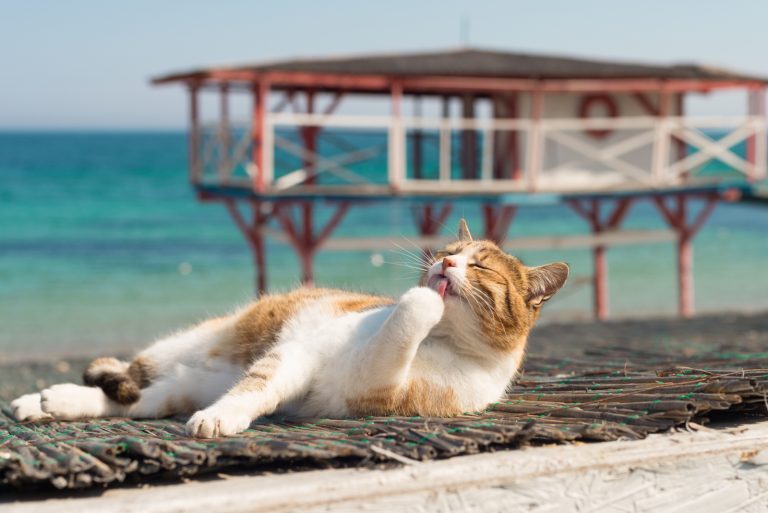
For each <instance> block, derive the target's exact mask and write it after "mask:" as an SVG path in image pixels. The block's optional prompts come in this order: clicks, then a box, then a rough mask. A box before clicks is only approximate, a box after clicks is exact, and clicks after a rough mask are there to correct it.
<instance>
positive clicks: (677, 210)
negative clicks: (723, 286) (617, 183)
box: [653, 194, 719, 317]
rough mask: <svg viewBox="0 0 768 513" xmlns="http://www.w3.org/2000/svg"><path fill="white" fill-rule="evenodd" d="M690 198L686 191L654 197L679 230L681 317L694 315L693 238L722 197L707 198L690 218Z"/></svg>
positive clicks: (679, 296) (660, 209)
mask: <svg viewBox="0 0 768 513" xmlns="http://www.w3.org/2000/svg"><path fill="white" fill-rule="evenodd" d="M689 199H690V198H689V197H688V196H687V195H685V194H678V195H676V196H674V197H673V198H670V199H669V200H668V199H667V198H666V197H662V196H654V197H653V203H654V204H655V205H656V207H657V209H658V210H659V213H661V216H662V218H663V219H664V220H665V221H666V222H667V224H668V225H669V226H670V227H671V228H673V229H674V230H675V231H676V233H677V286H678V314H679V315H680V316H681V317H691V316H692V315H693V313H694V287H693V238H694V237H695V236H696V234H697V233H698V232H699V230H700V229H701V227H702V226H704V223H705V222H706V221H707V219H708V218H709V216H710V215H711V214H712V211H713V210H714V208H715V206H716V205H717V201H718V199H719V198H718V197H717V196H716V195H714V194H713V195H709V196H707V197H705V200H704V201H705V203H704V206H703V207H702V208H701V210H700V211H699V212H698V213H697V215H696V216H695V217H694V218H693V219H692V220H690V221H689V219H688V213H689V209H688V201H689ZM670 202H674V205H673V204H670Z"/></svg>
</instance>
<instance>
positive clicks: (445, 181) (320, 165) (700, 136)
mask: <svg viewBox="0 0 768 513" xmlns="http://www.w3.org/2000/svg"><path fill="white" fill-rule="evenodd" d="M303 127H318V128H319V129H320V131H321V133H322V132H323V131H324V130H325V131H328V130H333V129H336V130H338V129H344V130H345V131H355V130H357V131H372V130H373V131H375V132H376V133H378V134H380V137H381V140H382V142H381V143H380V144H374V145H371V146H368V147H365V146H361V147H359V148H358V147H355V148H347V149H346V151H343V152H340V153H337V154H334V155H330V156H329V155H323V154H322V151H318V152H316V153H313V152H310V151H308V150H307V149H306V148H305V147H304V146H303V144H302V143H301V142H300V139H298V140H296V139H295V138H294V139H291V138H288V137H285V136H284V135H281V134H284V133H285V132H287V131H292V129H301V128H303ZM289 129H290V130H289ZM226 130H227V129H226V127H222V126H220V125H215V126H203V127H202V130H201V138H202V143H201V144H199V145H198V147H199V148H200V150H199V151H200V154H199V155H198V158H199V160H200V162H201V163H202V164H201V165H200V166H199V167H200V169H201V170H203V171H202V176H201V177H200V179H201V180H203V181H216V182H227V183H237V180H238V169H239V170H240V172H239V176H240V179H247V175H252V176H253V175H255V174H256V173H257V172H258V170H257V169H256V167H255V166H254V164H253V163H252V162H251V157H252V155H251V154H252V142H251V139H250V138H251V131H250V129H249V127H248V126H246V125H239V126H237V125H235V126H230V127H229V128H228V132H227V131H226ZM587 131H592V132H594V131H608V132H610V134H609V135H605V136H604V137H600V138H596V137H594V136H590V135H588V134H587ZM715 131H716V132H718V136H717V137H712V135H711V134H712V133H714V132H715ZM416 132H422V133H426V134H429V135H430V137H431V138H432V139H433V140H436V151H433V153H436V158H435V159H432V160H433V161H436V164H437V172H436V173H433V175H434V176H429V177H422V178H418V179H417V178H415V177H414V176H413V173H410V174H409V173H408V169H409V166H408V162H407V151H406V149H407V145H408V134H409V133H410V134H414V133H416ZM462 133H472V134H475V135H474V137H475V141H476V143H477V159H476V160H477V161H478V164H477V173H476V176H475V177H474V178H472V179H466V178H461V177H459V176H456V175H457V174H460V173H457V171H460V169H459V167H460V166H458V165H457V162H455V158H454V152H455V150H456V149H457V148H456V147H455V146H454V145H455V144H456V141H455V139H456V137H457V135H458V134H462ZM503 134H514V135H515V136H516V141H517V142H516V147H517V148H518V150H517V151H518V153H517V155H518V157H517V158H518V161H517V167H518V168H519V169H518V170H517V171H518V172H517V173H516V174H515V177H514V178H512V177H506V178H494V166H497V165H498V164H499V162H500V160H499V159H500V158H502V159H503V157H502V156H501V155H502V154H503V152H505V151H506V152H508V151H510V150H509V146H505V147H501V146H499V147H496V146H497V141H498V140H500V139H501V137H500V136H501V135H503ZM745 141H749V143H748V145H749V148H750V149H749V150H748V151H747V152H743V153H745V154H740V153H739V151H736V150H735V149H734V146H735V145H738V144H743V143H744V142H745ZM225 142H226V144H224V143H225ZM264 152H265V153H264V161H265V166H264V167H265V169H264V170H263V178H264V183H266V184H268V187H269V188H270V189H271V190H278V191H282V190H288V189H291V188H295V187H300V186H302V185H303V184H305V183H306V182H307V181H308V180H310V179H311V178H313V177H315V176H317V177H321V176H322V175H324V174H328V175H332V176H333V177H334V180H335V181H336V183H337V184H339V183H341V184H343V185H345V186H350V187H354V186H360V185H366V184H368V183H369V182H370V177H368V176H365V175H364V174H361V173H360V172H358V171H355V169H353V167H354V166H355V165H356V164H358V163H360V162H364V161H366V160H370V159H375V158H378V159H382V158H383V156H384V155H386V161H385V163H384V161H382V165H384V166H386V185H387V186H389V187H391V188H394V189H396V190H400V191H413V192H419V191H430V192H439V191H466V192H476V191H480V192H482V191H499V192H504V191H534V190H535V191H569V190H584V191H591V190H607V189H609V190H610V189H629V188H656V187H666V186H675V185H681V184H684V183H691V182H695V181H696V180H702V179H703V177H702V176H701V173H700V171H701V169H702V166H703V165H705V164H707V163H708V162H711V161H712V160H714V159H717V160H719V161H721V162H722V163H724V164H725V166H726V167H727V169H728V171H729V172H730V173H731V174H734V173H736V174H738V175H741V176H744V177H748V178H750V179H762V178H765V177H766V161H767V160H768V139H767V132H766V120H765V119H764V118H762V117H744V116H741V117H711V118H703V117H701V118H696V117H669V118H663V119H659V118H655V117H624V118H614V119H586V120H585V119H575V118H573V119H565V118H563V119H542V120H540V121H534V120H530V119H461V118H444V119H441V118H434V119H432V118H410V117H400V118H398V117H393V116H343V115H316V114H290V113H286V114H270V115H268V116H267V122H266V132H265V134H264ZM277 152H280V153H281V154H283V155H288V156H290V157H291V158H293V159H294V160H295V161H297V162H305V163H307V162H308V163H310V165H309V166H308V167H309V169H304V168H303V167H302V166H299V167H296V168H294V169H288V170H285V169H283V170H281V173H280V174H279V176H278V175H277V174H276V173H275V172H274V170H275V167H276V162H275V155H276V153H277ZM747 154H748V155H747ZM473 158H474V157H473ZM507 165H508V166H509V165H510V164H509V162H507ZM508 176H509V175H508ZM708 179H711V180H713V179H717V174H716V173H715V174H714V175H713V176H710V177H709V178H708Z"/></svg>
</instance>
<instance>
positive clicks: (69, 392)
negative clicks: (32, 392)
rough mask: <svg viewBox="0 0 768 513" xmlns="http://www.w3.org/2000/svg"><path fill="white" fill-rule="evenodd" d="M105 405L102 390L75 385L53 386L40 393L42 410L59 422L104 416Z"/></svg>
mask: <svg viewBox="0 0 768 513" xmlns="http://www.w3.org/2000/svg"><path fill="white" fill-rule="evenodd" d="M103 403H104V393H103V392H102V391H101V389H99V388H94V387H84V386H82V385H75V384H74V383H63V384H61V385H53V386H52V387H51V388H47V389H45V390H43V391H42V392H40V407H41V408H42V410H43V411H44V412H45V413H47V414H49V415H51V416H52V417H53V418H55V419H59V420H74V419H82V418H89V417H98V416H100V415H101V414H103V410H104V404H103Z"/></svg>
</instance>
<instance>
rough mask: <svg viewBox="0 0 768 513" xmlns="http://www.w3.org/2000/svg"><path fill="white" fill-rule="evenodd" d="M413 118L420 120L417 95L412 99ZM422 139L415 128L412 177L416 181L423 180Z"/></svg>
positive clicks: (419, 102) (420, 133)
mask: <svg viewBox="0 0 768 513" xmlns="http://www.w3.org/2000/svg"><path fill="white" fill-rule="evenodd" d="M413 116H414V117H415V118H417V119H418V118H421V95H418V94H417V95H414V97H413ZM423 139H424V136H423V134H422V132H421V128H419V127H416V128H415V129H414V130H413V177H414V178H415V179H416V180H420V179H421V178H423V169H422V168H423V161H424V159H423V148H422V143H423Z"/></svg>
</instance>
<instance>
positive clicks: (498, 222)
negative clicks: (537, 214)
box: [483, 205, 517, 246]
mask: <svg viewBox="0 0 768 513" xmlns="http://www.w3.org/2000/svg"><path fill="white" fill-rule="evenodd" d="M516 212H517V207H516V206H515V205H501V206H499V207H496V206H495V205H483V220H484V221H485V239H487V240H492V241H493V242H495V243H496V244H498V245H499V246H501V245H502V244H504V241H505V240H506V238H507V232H508V231H509V225H510V224H512V220H513V219H514V217H515V213H516Z"/></svg>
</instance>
